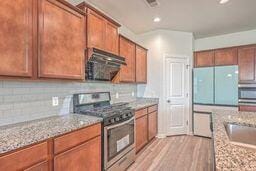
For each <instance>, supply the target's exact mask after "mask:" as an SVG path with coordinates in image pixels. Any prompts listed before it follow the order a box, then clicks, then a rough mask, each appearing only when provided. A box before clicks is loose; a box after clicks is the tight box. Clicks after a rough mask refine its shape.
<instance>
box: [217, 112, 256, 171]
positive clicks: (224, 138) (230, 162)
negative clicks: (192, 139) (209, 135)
mask: <svg viewBox="0 0 256 171" xmlns="http://www.w3.org/2000/svg"><path fill="white" fill-rule="evenodd" d="M224 123H235V124H240V125H244V126H252V127H256V113H252V112H250V113H249V112H237V111H227V110H226V111H225V110H215V111H213V137H214V151H215V162H216V169H217V170H218V171H220V170H221V171H222V170H223V171H231V170H232V171H256V149H252V148H246V147H242V146H238V145H234V144H232V143H231V142H230V141H229V137H228V135H227V133H226V130H225V126H224Z"/></svg>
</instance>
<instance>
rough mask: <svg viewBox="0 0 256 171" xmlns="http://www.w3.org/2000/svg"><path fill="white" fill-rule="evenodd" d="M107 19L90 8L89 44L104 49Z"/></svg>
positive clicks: (88, 23) (88, 20) (88, 16)
mask: <svg viewBox="0 0 256 171" xmlns="http://www.w3.org/2000/svg"><path fill="white" fill-rule="evenodd" d="M105 22H106V21H105V19H104V18H103V17H102V16H100V15H98V14H97V13H96V12H94V11H92V10H91V9H88V15H87V46H88V47H89V48H92V47H95V48H98V49H101V50H104V46H105V32H106V25H105Z"/></svg>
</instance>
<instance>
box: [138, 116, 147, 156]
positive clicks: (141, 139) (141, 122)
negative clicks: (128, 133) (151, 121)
mask: <svg viewBox="0 0 256 171" xmlns="http://www.w3.org/2000/svg"><path fill="white" fill-rule="evenodd" d="M147 143H148V116H147V115H145V116H142V117H140V118H138V119H136V152H138V151H139V150H141V149H142V148H143V147H144V146H145V145H146V144H147Z"/></svg>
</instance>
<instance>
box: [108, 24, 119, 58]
mask: <svg viewBox="0 0 256 171" xmlns="http://www.w3.org/2000/svg"><path fill="white" fill-rule="evenodd" d="M105 37H106V38H105V50H106V51H108V52H110V53H113V54H116V55H118V37H119V36H118V27H117V26H115V25H114V24H112V23H110V22H108V21H106V36H105Z"/></svg>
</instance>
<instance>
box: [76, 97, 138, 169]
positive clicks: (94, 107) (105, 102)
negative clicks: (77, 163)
mask: <svg viewBox="0 0 256 171" xmlns="http://www.w3.org/2000/svg"><path fill="white" fill-rule="evenodd" d="M110 100H111V99H110V93H109V92H101V93H82V94H75V95H74V96H73V102H74V112H75V113H79V114H86V115H92V116H97V117H101V118H103V130H102V132H103V136H102V142H103V144H102V161H103V163H102V169H103V170H108V171H123V170H125V169H127V167H129V166H130V165H131V164H132V163H133V162H134V161H135V120H134V110H132V109H131V108H130V107H128V106H127V103H118V104H114V105H110Z"/></svg>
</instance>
